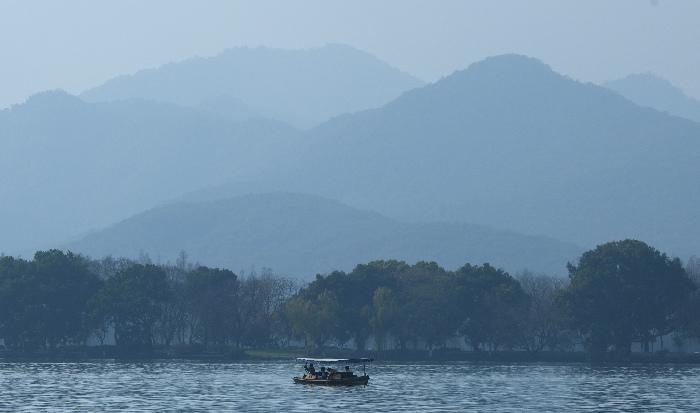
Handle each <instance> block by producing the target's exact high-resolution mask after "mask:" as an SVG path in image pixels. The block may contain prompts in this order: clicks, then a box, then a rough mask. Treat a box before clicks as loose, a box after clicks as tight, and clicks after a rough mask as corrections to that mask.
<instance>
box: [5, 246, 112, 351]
mask: <svg viewBox="0 0 700 413" xmlns="http://www.w3.org/2000/svg"><path fill="white" fill-rule="evenodd" d="M99 288H100V279H99V278H98V277H97V276H96V275H95V274H94V273H92V272H91V271H90V270H89V269H88V263H87V261H86V260H85V259H83V258H82V257H80V256H78V255H75V254H72V253H70V252H69V253H64V252H62V251H59V250H50V251H39V252H37V253H36V254H35V255H34V260H33V261H24V260H16V259H13V258H9V257H4V258H2V259H0V302H2V304H1V305H0V308H1V309H0V319H2V321H0V326H1V327H0V328H2V333H3V337H4V338H5V341H6V342H7V343H9V344H10V345H11V346H16V347H22V348H37V347H46V348H49V349H53V348H55V347H56V346H58V345H62V344H68V343H81V342H83V341H84V340H85V338H86V337H87V336H88V334H89V332H90V331H89V328H88V325H89V323H88V318H87V314H88V302H89V300H90V299H91V298H92V297H93V296H94V294H95V293H96V292H97V291H98V289H99Z"/></svg>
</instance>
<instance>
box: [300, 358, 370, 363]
mask: <svg viewBox="0 0 700 413" xmlns="http://www.w3.org/2000/svg"><path fill="white" fill-rule="evenodd" d="M297 361H299V362H304V363H321V364H323V363H348V364H360V363H370V362H372V361H374V359H369V358H355V359H316V358H306V357H298V358H297Z"/></svg>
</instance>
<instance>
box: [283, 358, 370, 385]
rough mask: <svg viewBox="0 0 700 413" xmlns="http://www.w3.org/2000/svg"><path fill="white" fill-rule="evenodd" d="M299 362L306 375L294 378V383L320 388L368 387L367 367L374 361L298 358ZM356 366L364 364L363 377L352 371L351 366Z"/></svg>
mask: <svg viewBox="0 0 700 413" xmlns="http://www.w3.org/2000/svg"><path fill="white" fill-rule="evenodd" d="M297 361H298V362H302V363H304V375H303V376H301V377H298V376H297V377H293V378H292V380H294V383H298V384H313V385H319V386H358V385H363V386H366V385H367V383H369V376H368V375H367V373H366V370H365V369H366V368H365V366H366V365H367V363H371V362H372V359H368V358H356V359H317V358H298V359H297ZM354 364H362V376H358V375H356V374H355V373H354V372H353V371H352V369H351V368H350V365H354ZM341 366H343V367H341Z"/></svg>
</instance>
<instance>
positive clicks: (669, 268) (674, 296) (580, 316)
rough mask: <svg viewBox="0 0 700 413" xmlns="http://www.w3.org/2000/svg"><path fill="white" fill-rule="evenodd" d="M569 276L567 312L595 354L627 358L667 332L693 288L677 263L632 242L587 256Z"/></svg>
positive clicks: (571, 267)
mask: <svg viewBox="0 0 700 413" xmlns="http://www.w3.org/2000/svg"><path fill="white" fill-rule="evenodd" d="M569 277H570V280H571V283H570V287H569V289H568V292H567V301H568V309H569V311H570V313H571V316H572V318H573V322H574V323H575V326H576V327H577V328H578V329H579V330H580V331H581V332H582V333H583V334H584V336H585V338H586V340H587V344H588V348H589V350H590V351H591V352H592V353H593V354H594V355H596V356H598V355H601V354H602V353H605V352H606V351H608V349H609V348H611V347H612V348H614V350H615V352H616V353H617V356H618V357H620V358H626V357H628V356H629V353H630V351H631V344H632V342H633V341H640V342H642V343H648V342H649V341H650V340H652V339H654V338H655V337H657V336H660V335H663V334H667V333H668V332H669V331H671V330H672V329H673V328H674V327H676V326H677V325H678V323H679V320H680V316H681V310H682V309H683V308H684V307H685V305H686V303H687V299H688V297H689V295H690V293H691V292H692V291H693V289H694V288H695V287H694V286H693V284H692V282H691V281H690V279H689V277H688V275H687V274H686V272H685V270H684V269H683V267H682V265H681V262H680V260H679V259H677V258H674V259H671V258H669V257H668V256H666V255H665V254H662V253H661V252H659V251H658V250H656V249H655V248H653V247H650V246H649V245H647V244H645V243H644V242H641V241H636V240H629V239H628V240H624V241H615V242H609V243H606V244H603V245H599V246H598V247H597V248H595V249H594V250H591V251H588V252H586V253H584V254H583V255H582V256H581V258H580V260H579V262H578V265H573V264H569Z"/></svg>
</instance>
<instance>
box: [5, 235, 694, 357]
mask: <svg viewBox="0 0 700 413" xmlns="http://www.w3.org/2000/svg"><path fill="white" fill-rule="evenodd" d="M141 261H142V262H132V261H128V260H114V259H111V258H105V259H102V260H99V261H91V260H87V259H85V258H83V257H81V256H77V255H74V254H71V253H63V252H61V251H57V250H51V251H46V252H37V253H36V255H35V256H34V259H33V260H23V259H18V258H13V257H0V337H2V338H3V339H4V343H5V346H6V347H8V348H11V349H17V350H23V351H33V350H37V349H45V350H49V351H51V350H54V349H55V348H57V347H60V346H65V345H85V344H104V343H106V342H110V343H114V344H115V345H116V348H118V349H120V350H123V351H125V352H127V353H131V352H143V351H147V350H149V349H151V348H152V347H153V346H155V345H157V346H163V347H170V346H174V345H194V346H200V348H201V349H203V350H204V351H206V350H208V349H212V348H214V349H221V348H244V347H246V348H264V347H281V346H305V347H306V348H307V349H310V350H314V351H323V349H324V348H328V347H335V348H338V347H341V348H351V349H355V350H358V351H363V350H365V349H366V348H367V346H368V345H371V347H372V348H373V349H375V350H377V351H383V350H389V349H394V350H399V351H401V350H408V349H425V350H427V351H428V352H429V353H431V354H432V352H433V351H434V350H436V349H441V348H447V347H456V346H461V345H464V344H466V345H468V346H469V347H470V348H471V349H472V350H473V351H475V352H491V353H492V352H497V351H502V350H522V351H528V352H531V353H537V352H541V351H567V350H572V349H574V348H575V345H576V344H577V343H580V344H582V345H583V348H585V349H586V350H588V351H589V352H590V353H591V354H592V355H595V356H601V355H602V354H608V356H611V357H619V358H625V357H627V356H628V355H629V352H630V348H631V344H632V343H633V342H638V343H641V344H642V346H643V348H645V349H648V348H649V346H648V343H649V342H651V341H653V340H655V339H656V338H657V337H659V336H663V335H666V334H668V333H670V332H675V333H676V335H677V336H682V337H700V322H698V317H697V314H698V311H699V309H700V294H699V293H698V292H697V291H698V289H697V281H698V275H700V271H699V270H698V269H699V268H700V265H699V264H698V262H699V261H698V260H697V259H695V258H693V259H691V260H689V261H688V263H687V266H686V267H685V268H684V267H683V266H682V265H681V262H680V261H679V260H678V259H671V258H669V257H667V256H666V255H664V254H662V253H660V252H659V251H657V250H655V249H654V248H652V247H650V246H648V245H646V244H644V243H642V242H640V241H632V240H625V241H619V242H611V243H608V244H604V245H600V246H598V247H597V248H595V249H594V250H592V251H588V252H586V253H585V254H583V256H582V257H581V258H580V260H579V262H578V263H576V264H570V265H569V273H570V277H569V280H565V279H560V278H555V277H549V276H545V275H537V274H532V273H529V272H527V271H525V272H522V273H520V274H518V275H517V276H516V277H512V276H511V275H509V274H508V273H506V272H505V271H503V270H501V269H498V268H495V267H493V266H491V265H489V264H483V265H471V264H466V265H464V266H462V267H461V268H459V269H457V270H455V271H448V270H445V269H444V268H441V267H440V266H438V265H437V264H436V263H434V262H418V263H416V264H414V265H409V264H407V263H405V262H402V261H392V260H390V261H373V262H370V263H368V264H361V265H358V266H357V267H355V269H354V270H353V271H351V272H349V273H346V272H341V271H337V272H333V273H331V274H328V275H325V276H322V275H317V276H316V279H315V280H314V281H312V282H310V283H309V284H308V285H306V286H304V287H303V288H301V289H297V288H295V285H294V283H293V282H292V281H290V280H287V279H284V278H280V277H275V276H273V275H271V273H269V272H267V271H266V272H265V273H264V274H263V275H261V276H257V275H255V274H251V275H249V276H247V277H239V276H237V275H236V274H234V273H233V272H231V271H229V270H223V269H212V268H207V267H203V266H193V265H188V264H187V263H186V259H185V256H184V255H183V256H182V257H181V259H180V260H179V261H178V263H177V264H176V265H153V264H151V263H150V262H148V260H146V259H144V260H141Z"/></svg>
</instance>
